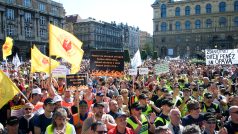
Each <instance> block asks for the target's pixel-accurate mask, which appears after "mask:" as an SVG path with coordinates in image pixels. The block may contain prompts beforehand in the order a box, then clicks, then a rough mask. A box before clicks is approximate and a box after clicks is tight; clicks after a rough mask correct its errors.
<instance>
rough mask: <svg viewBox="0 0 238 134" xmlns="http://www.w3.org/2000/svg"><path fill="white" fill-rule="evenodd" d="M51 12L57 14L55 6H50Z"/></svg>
mask: <svg viewBox="0 0 238 134" xmlns="http://www.w3.org/2000/svg"><path fill="white" fill-rule="evenodd" d="M51 12H52V14H54V15H57V14H58V10H57V7H52V8H51Z"/></svg>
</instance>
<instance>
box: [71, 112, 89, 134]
mask: <svg viewBox="0 0 238 134" xmlns="http://www.w3.org/2000/svg"><path fill="white" fill-rule="evenodd" d="M92 115H93V113H92V112H88V117H91V116H92ZM88 117H87V118H88ZM73 124H74V126H75V129H76V133H77V134H81V131H82V126H83V120H81V119H80V115H79V114H78V113H76V114H73ZM78 124H80V125H81V127H78V128H76V126H78Z"/></svg>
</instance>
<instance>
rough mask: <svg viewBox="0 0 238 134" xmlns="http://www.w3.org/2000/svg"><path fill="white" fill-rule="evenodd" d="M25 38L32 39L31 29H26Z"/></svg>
mask: <svg viewBox="0 0 238 134" xmlns="http://www.w3.org/2000/svg"><path fill="white" fill-rule="evenodd" d="M25 36H26V37H31V28H30V27H25Z"/></svg>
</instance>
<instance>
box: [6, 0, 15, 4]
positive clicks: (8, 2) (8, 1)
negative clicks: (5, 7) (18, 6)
mask: <svg viewBox="0 0 238 134" xmlns="http://www.w3.org/2000/svg"><path fill="white" fill-rule="evenodd" d="M6 2H7V4H12V3H14V0H6Z"/></svg>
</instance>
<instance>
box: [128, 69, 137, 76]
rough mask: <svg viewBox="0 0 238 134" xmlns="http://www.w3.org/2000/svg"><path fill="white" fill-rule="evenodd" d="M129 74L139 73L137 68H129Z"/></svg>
mask: <svg viewBox="0 0 238 134" xmlns="http://www.w3.org/2000/svg"><path fill="white" fill-rule="evenodd" d="M128 71H129V75H137V69H129V70H128Z"/></svg>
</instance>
